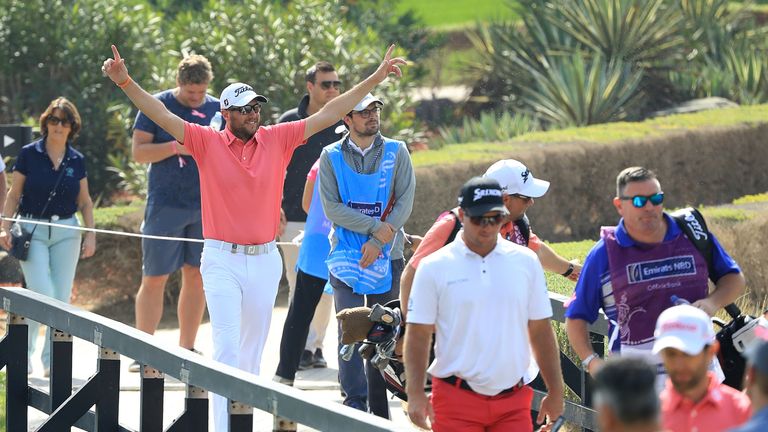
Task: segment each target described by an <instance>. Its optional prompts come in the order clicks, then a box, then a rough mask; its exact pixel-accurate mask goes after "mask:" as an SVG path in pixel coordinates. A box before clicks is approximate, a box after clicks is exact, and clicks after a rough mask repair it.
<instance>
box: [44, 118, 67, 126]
mask: <svg viewBox="0 0 768 432" xmlns="http://www.w3.org/2000/svg"><path fill="white" fill-rule="evenodd" d="M70 123H72V122H70V121H69V119H63V118H58V117H56V116H50V117H48V124H49V125H52V126H56V125H58V124H61V125H62V126H64V127H67V126H69V125H70Z"/></svg>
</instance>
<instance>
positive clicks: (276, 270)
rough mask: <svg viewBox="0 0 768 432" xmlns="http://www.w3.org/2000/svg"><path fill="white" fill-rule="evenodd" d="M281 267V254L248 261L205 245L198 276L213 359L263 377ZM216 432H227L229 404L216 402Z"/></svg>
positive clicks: (249, 257)
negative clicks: (205, 307) (202, 289)
mask: <svg viewBox="0 0 768 432" xmlns="http://www.w3.org/2000/svg"><path fill="white" fill-rule="evenodd" d="M282 268H283V263H282V259H281V258H280V253H279V252H278V251H277V248H275V249H273V250H272V251H270V252H268V253H265V254H263V255H245V254H244V253H242V252H239V253H234V254H233V253H232V252H231V251H229V250H226V249H224V250H222V249H220V248H216V247H212V246H211V245H209V243H208V242H207V241H206V244H205V246H204V247H203V257H202V263H201V267H200V271H201V273H202V275H203V288H204V289H205V300H206V301H207V303H208V315H209V316H210V318H211V330H212V335H213V359H214V360H217V361H220V362H222V363H224V364H227V365H230V366H234V367H237V368H240V369H242V370H244V371H247V372H251V373H253V374H256V375H258V374H259V365H260V364H261V354H262V352H263V351H264V344H265V343H266V340H267V334H269V324H270V321H271V319H272V308H273V307H274V304H275V297H276V296H277V288H278V284H279V282H280V276H281V274H282ZM213 418H214V424H215V426H216V431H217V432H226V431H227V430H228V424H229V423H228V417H227V399H226V398H225V397H223V396H219V395H214V396H213Z"/></svg>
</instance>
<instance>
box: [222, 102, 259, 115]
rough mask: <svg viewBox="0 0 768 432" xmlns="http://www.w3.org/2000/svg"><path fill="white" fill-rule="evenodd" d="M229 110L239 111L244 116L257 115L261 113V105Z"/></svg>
mask: <svg viewBox="0 0 768 432" xmlns="http://www.w3.org/2000/svg"><path fill="white" fill-rule="evenodd" d="M229 110H230V111H237V112H239V113H240V114H242V115H246V114H250V113H251V112H255V113H256V114H258V113H260V112H261V105H259V104H253V105H243V106H241V107H234V108H230V109H229Z"/></svg>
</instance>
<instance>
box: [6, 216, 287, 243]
mask: <svg viewBox="0 0 768 432" xmlns="http://www.w3.org/2000/svg"><path fill="white" fill-rule="evenodd" d="M0 220H7V221H11V222H20V223H29V224H36V225H43V226H49V227H56V228H64V229H70V230H76V231H86V232H94V233H99V234H109V235H119V236H124V237H137V238H146V239H152V240H169V241H185V242H190V243H203V242H204V241H205V240H203V239H191V238H184V237H166V236H156V235H149V234H139V233H130V232H125V231H111V230H105V229H99V228H86V227H82V226H72V225H62V224H58V223H53V222H44V221H41V220H32V219H24V218H12V217H6V216H0ZM276 244H277V245H278V246H288V245H293V246H296V244H295V243H292V242H276Z"/></svg>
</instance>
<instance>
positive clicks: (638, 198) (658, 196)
mask: <svg viewBox="0 0 768 432" xmlns="http://www.w3.org/2000/svg"><path fill="white" fill-rule="evenodd" d="M619 199H621V200H623V201H632V205H633V206H635V207H637V208H643V207H645V204H647V203H648V201H650V202H651V204H653V205H655V206H657V205H659V204H661V203H663V202H664V192H657V193H655V194H653V195H635V196H632V197H628V196H623V197H619Z"/></svg>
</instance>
